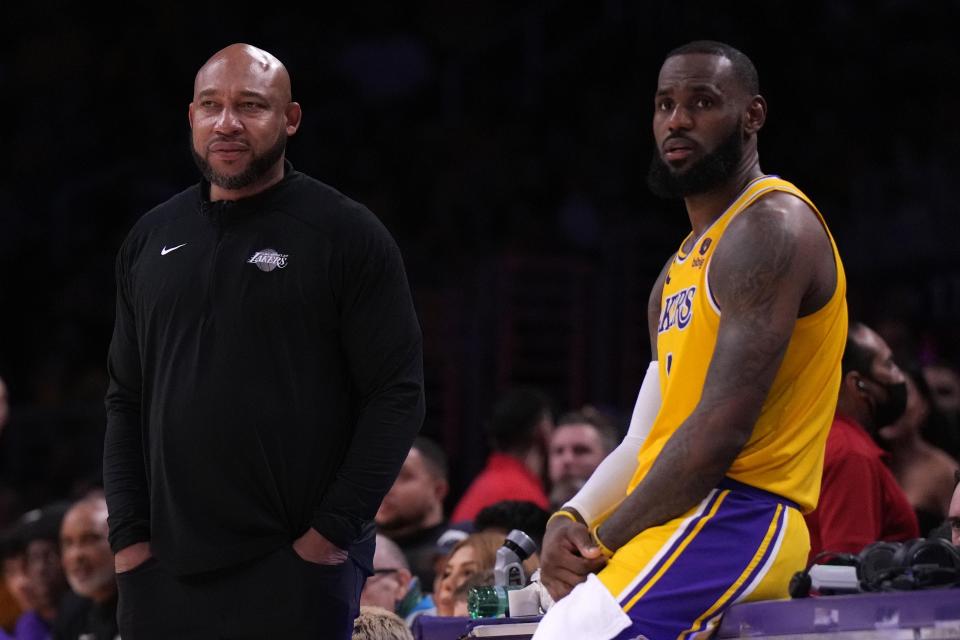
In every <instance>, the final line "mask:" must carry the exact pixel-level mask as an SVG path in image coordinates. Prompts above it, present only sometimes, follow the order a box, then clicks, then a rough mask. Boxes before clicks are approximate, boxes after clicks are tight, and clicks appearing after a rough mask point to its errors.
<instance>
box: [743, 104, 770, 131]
mask: <svg viewBox="0 0 960 640" xmlns="http://www.w3.org/2000/svg"><path fill="white" fill-rule="evenodd" d="M766 121H767V101H766V100H764V98H763V96H760V95H757V96H753V97H752V98H750V102H749V103H748V104H747V111H746V113H745V114H744V118H743V132H744V133H746V134H748V135H754V134H756V133H757V132H758V131H760V129H762V128H763V125H764V123H766Z"/></svg>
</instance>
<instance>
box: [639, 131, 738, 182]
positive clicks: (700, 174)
mask: <svg viewBox="0 0 960 640" xmlns="http://www.w3.org/2000/svg"><path fill="white" fill-rule="evenodd" d="M741 158H743V140H742V139H741V137H740V120H737V126H736V127H734V129H733V131H731V132H730V135H729V136H727V137H726V139H724V140H723V142H721V143H720V146H718V147H717V148H716V149H715V150H714V151H713V152H711V153H708V154H707V155H705V156H704V157H703V158H701V159H700V161H699V162H697V163H695V164H693V165H691V166H690V167H689V168H687V169H686V171H683V172H680V173H677V172H674V171H673V169H671V168H670V166H669V165H668V164H667V163H666V162H664V161H663V158H661V157H660V150H659V149H656V148H654V150H653V159H652V160H651V162H650V171H649V172H648V173H647V186H649V187H650V190H651V191H653V193H654V194H655V195H657V196H659V197H661V198H668V199H671V200H672V199H676V198H684V197H686V196H693V195H697V194H699V193H706V192H707V191H710V190H711V189H713V188H714V187H716V186H718V185H720V184H722V183H723V182H724V181H726V180H727V179H728V178H729V177H730V176H732V175H733V173H734V172H735V171H736V170H737V166H738V165H739V164H740V160H741Z"/></svg>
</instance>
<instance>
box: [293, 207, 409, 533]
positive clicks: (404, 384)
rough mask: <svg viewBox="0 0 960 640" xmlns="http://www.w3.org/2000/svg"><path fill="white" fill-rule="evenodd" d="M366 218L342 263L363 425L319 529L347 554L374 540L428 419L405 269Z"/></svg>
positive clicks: (345, 321) (345, 331)
mask: <svg viewBox="0 0 960 640" xmlns="http://www.w3.org/2000/svg"><path fill="white" fill-rule="evenodd" d="M363 213H364V214H366V215H365V216H364V217H365V218H366V220H367V221H368V222H369V224H368V225H364V226H365V232H366V233H365V237H364V238H363V239H362V240H359V241H357V242H353V243H350V246H349V248H345V249H344V253H343V255H342V263H341V268H342V272H341V300H342V306H341V330H342V348H343V350H344V353H345V355H346V360H347V366H348V368H349V372H350V375H351V377H352V381H353V386H354V388H355V389H356V390H357V393H358V394H359V400H360V410H359V418H358V420H357V424H356V427H355V431H354V434H353V438H352V440H351V442H350V446H349V448H348V450H347V453H346V457H345V459H344V462H343V464H342V465H341V466H340V469H339V470H338V472H337V475H336V478H335V480H334V482H333V484H332V485H331V486H330V487H329V488H328V489H327V491H326V492H325V493H324V496H323V498H322V499H321V501H320V504H319V505H318V506H317V508H316V510H315V512H314V518H313V523H312V524H313V527H314V528H315V529H316V530H317V531H319V532H320V533H321V534H323V535H324V536H325V537H326V538H327V539H329V540H330V541H331V542H333V543H334V544H336V545H337V546H339V547H341V548H348V547H349V546H350V544H351V543H353V542H355V541H357V540H359V539H361V538H362V537H363V536H364V535H365V534H367V533H369V531H370V529H371V527H372V526H373V524H372V523H373V518H374V516H375V515H376V513H377V509H378V508H379V507H380V502H381V500H382V499H383V496H384V495H386V493H387V491H389V490H390V487H391V486H392V484H393V481H394V480H395V479H396V477H397V474H398V473H399V471H400V467H401V466H402V465H403V461H404V460H405V459H406V456H407V452H408V451H409V450H410V445H411V444H412V443H413V439H414V437H415V436H416V434H417V432H418V431H419V430H420V427H421V425H422V424H423V417H424V396H423V353H422V336H421V331H420V326H419V323H418V321H417V317H416V313H415V311H414V308H413V300H412V298H411V295H410V287H409V285H408V284H407V277H406V274H405V272H404V266H403V261H402V259H401V257H400V251H399V249H398V248H397V246H396V243H395V242H394V241H393V238H392V237H391V236H390V235H389V233H388V232H387V230H386V229H385V228H384V227H383V226H382V225H381V224H380V223H379V221H376V220H375V219H373V217H372V215H371V214H370V213H369V212H367V211H364V212H363ZM368 216H369V217H368Z"/></svg>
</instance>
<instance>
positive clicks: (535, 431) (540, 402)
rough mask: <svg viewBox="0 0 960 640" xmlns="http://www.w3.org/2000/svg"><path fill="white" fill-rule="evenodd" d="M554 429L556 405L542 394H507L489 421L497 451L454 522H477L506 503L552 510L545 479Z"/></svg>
mask: <svg viewBox="0 0 960 640" xmlns="http://www.w3.org/2000/svg"><path fill="white" fill-rule="evenodd" d="M552 429H553V417H552V412H551V409H550V403H549V401H548V400H547V398H546V396H544V395H543V394H542V393H540V392H539V391H535V390H533V389H514V390H512V391H510V392H508V393H507V394H506V395H504V397H503V398H501V399H500V400H499V401H498V402H497V404H496V406H495V407H494V409H493V416H492V417H491V419H490V421H489V422H488V423H487V435H488V436H489V438H490V446H491V447H492V449H493V452H492V453H491V454H490V456H489V457H488V458H487V465H486V467H484V469H483V470H482V471H481V472H480V474H479V475H478V476H477V477H476V478H474V480H473V482H471V483H470V486H469V487H467V490H466V492H465V493H464V495H463V497H462V498H460V502H459V503H458V504H457V506H456V507H455V508H454V510H453V515H452V516H451V517H450V521H451V522H472V521H473V519H474V518H476V517H477V514H478V513H479V512H480V510H481V509H483V508H484V507H486V506H489V505H491V504H493V503H495V502H500V501H501V500H528V501H530V502H533V503H534V504H536V505H537V506H539V507H541V508H543V509H546V508H548V507H549V501H548V500H547V495H546V493H545V492H544V489H543V479H542V478H543V475H544V467H545V464H546V451H547V440H548V439H549V438H550V432H551V431H552Z"/></svg>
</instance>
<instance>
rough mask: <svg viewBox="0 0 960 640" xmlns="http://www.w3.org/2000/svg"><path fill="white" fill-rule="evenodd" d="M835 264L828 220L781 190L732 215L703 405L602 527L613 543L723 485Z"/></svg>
mask: <svg viewBox="0 0 960 640" xmlns="http://www.w3.org/2000/svg"><path fill="white" fill-rule="evenodd" d="M824 260H826V261H827V263H826V266H824ZM830 265H832V253H831V250H830V245H829V242H828V241H827V239H826V236H825V235H824V233H823V230H822V227H821V226H820V223H819V221H818V220H817V218H816V217H815V216H814V215H813V214H812V212H810V211H809V209H807V207H806V205H805V204H804V203H803V202H802V201H800V200H798V199H796V198H793V197H792V196H787V195H785V194H772V195H771V196H768V197H766V198H763V199H762V200H760V201H759V202H757V203H756V204H754V205H752V206H751V207H750V208H749V209H747V210H746V211H744V212H743V213H741V214H740V215H738V216H737V218H736V219H734V221H733V222H731V224H730V226H729V227H728V229H727V232H726V233H725V234H724V238H723V241H722V242H721V243H720V244H719V245H718V246H717V249H716V253H715V254H714V256H713V258H712V260H711V266H710V286H711V289H712V290H713V292H714V294H715V295H716V298H717V301H718V303H719V305H720V308H721V311H722V315H721V319H720V329H719V334H718V337H717V343H716V348H715V350H714V353H713V357H712V359H711V361H710V366H709V369H708V371H707V377H706V381H705V383H704V387H703V393H702V395H701V398H700V402H699V404H698V405H697V407H696V408H695V409H694V411H693V413H691V414H690V416H689V417H688V418H687V419H686V420H685V421H684V423H683V424H682V425H681V426H680V427H679V428H678V429H677V431H676V432H675V433H674V434H673V436H672V437H671V438H670V439H669V440H668V441H667V443H666V445H665V446H664V448H663V450H662V451H661V453H660V455H659V456H658V457H657V459H656V461H655V462H654V464H653V466H652V468H651V469H650V471H649V473H648V474H647V475H646V477H645V478H644V479H643V480H642V481H641V482H640V484H639V485H638V486H637V488H636V489H635V490H634V491H633V492H632V493H631V494H630V495H629V496H628V497H627V498H626V499H625V500H624V501H623V503H621V505H620V507H619V508H618V509H617V510H616V511H615V512H614V513H613V514H612V515H611V516H610V518H609V519H608V520H607V521H606V522H605V523H604V524H603V526H602V527H601V528H600V530H599V531H598V537H599V538H600V540H601V541H603V543H604V544H605V545H606V546H607V547H609V548H610V549H614V550H615V549H617V548H619V547H620V546H622V545H623V544H625V543H626V542H627V541H629V540H630V539H631V538H633V537H634V536H636V535H637V534H638V533H640V532H641V531H643V530H644V529H647V528H649V527H652V526H656V525H659V524H662V523H664V522H667V521H668V520H670V519H672V518H675V517H677V516H679V515H682V514H683V513H685V512H686V511H687V510H688V509H690V508H691V507H692V506H694V505H695V504H697V503H698V502H700V501H701V500H702V499H703V498H704V497H705V496H706V495H707V493H709V492H710V490H711V489H713V488H714V487H716V486H717V484H718V483H719V482H720V480H721V479H722V478H723V476H724V474H725V473H726V472H727V470H728V469H729V468H730V465H731V464H732V463H733V461H734V459H735V458H736V457H737V455H738V454H739V453H740V450H741V449H742V448H743V446H744V444H746V442H747V440H748V439H749V438H750V434H751V433H752V431H753V426H754V424H755V423H756V420H757V417H758V416H759V415H760V409H761V407H762V406H763V402H764V400H765V399H766V396H767V392H768V391H769V390H770V386H771V384H772V383H773V380H774V377H775V376H776V373H777V370H778V369H779V367H780V363H781V361H782V360H783V355H784V353H785V352H786V349H787V345H788V344H789V342H790V336H791V333H792V331H793V326H794V323H795V322H796V319H797V317H798V316H800V315H804V313H805V311H806V310H808V309H809V308H818V306H817V305H820V306H822V304H823V303H825V299H823V292H824V291H827V289H828V287H827V286H824V285H825V284H826V283H823V282H822V281H823V274H824V273H826V272H828V270H829V267H830ZM827 298H829V296H827ZM651 318H652V316H651ZM652 331H653V330H651V332H652Z"/></svg>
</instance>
